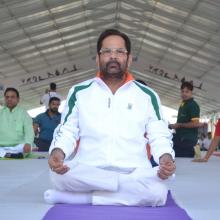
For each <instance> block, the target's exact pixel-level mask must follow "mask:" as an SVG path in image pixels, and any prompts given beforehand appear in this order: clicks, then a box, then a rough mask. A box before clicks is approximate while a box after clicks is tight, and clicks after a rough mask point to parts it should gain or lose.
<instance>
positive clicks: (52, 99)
mask: <svg viewBox="0 0 220 220" xmlns="http://www.w3.org/2000/svg"><path fill="white" fill-rule="evenodd" d="M52 101H59V102H60V99H59V98H58V97H56V96H54V97H51V98H50V100H49V104H50V103H51V102H52Z"/></svg>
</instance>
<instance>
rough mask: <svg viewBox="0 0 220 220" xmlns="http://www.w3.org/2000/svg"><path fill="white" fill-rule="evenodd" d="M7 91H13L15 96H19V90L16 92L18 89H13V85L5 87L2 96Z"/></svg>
mask: <svg viewBox="0 0 220 220" xmlns="http://www.w3.org/2000/svg"><path fill="white" fill-rule="evenodd" d="M9 91H13V92H15V93H16V95H17V97H18V98H19V97H20V96H19V92H18V90H17V89H15V88H13V87H8V88H6V90H5V92H4V96H6V93H7V92H9Z"/></svg>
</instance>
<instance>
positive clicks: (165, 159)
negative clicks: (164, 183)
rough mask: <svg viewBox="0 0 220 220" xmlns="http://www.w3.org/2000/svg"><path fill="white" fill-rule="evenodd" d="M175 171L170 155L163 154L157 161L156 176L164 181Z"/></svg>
mask: <svg viewBox="0 0 220 220" xmlns="http://www.w3.org/2000/svg"><path fill="white" fill-rule="evenodd" d="M175 170H176V165H175V162H174V161H173V158H172V156H171V155H170V154H163V155H162V156H161V157H160V160H159V170H158V172H157V175H158V176H159V177H160V178H161V179H163V180H165V179H168V177H169V176H172V175H173V174H174V172H175Z"/></svg>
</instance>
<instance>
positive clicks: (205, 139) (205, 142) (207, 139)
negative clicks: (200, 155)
mask: <svg viewBox="0 0 220 220" xmlns="http://www.w3.org/2000/svg"><path fill="white" fill-rule="evenodd" d="M211 141H212V133H211V132H208V134H207V135H205V134H202V139H201V140H200V142H199V145H200V148H201V150H202V151H207V150H208V149H209V145H210V144H211Z"/></svg>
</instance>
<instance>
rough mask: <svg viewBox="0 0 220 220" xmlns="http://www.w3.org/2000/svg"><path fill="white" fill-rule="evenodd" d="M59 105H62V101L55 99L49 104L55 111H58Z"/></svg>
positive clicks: (51, 109)
mask: <svg viewBox="0 0 220 220" xmlns="http://www.w3.org/2000/svg"><path fill="white" fill-rule="evenodd" d="M59 106H60V101H56V100H54V101H52V102H51V103H50V104H49V110H50V111H51V112H53V113H57V112H58V109H59Z"/></svg>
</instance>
